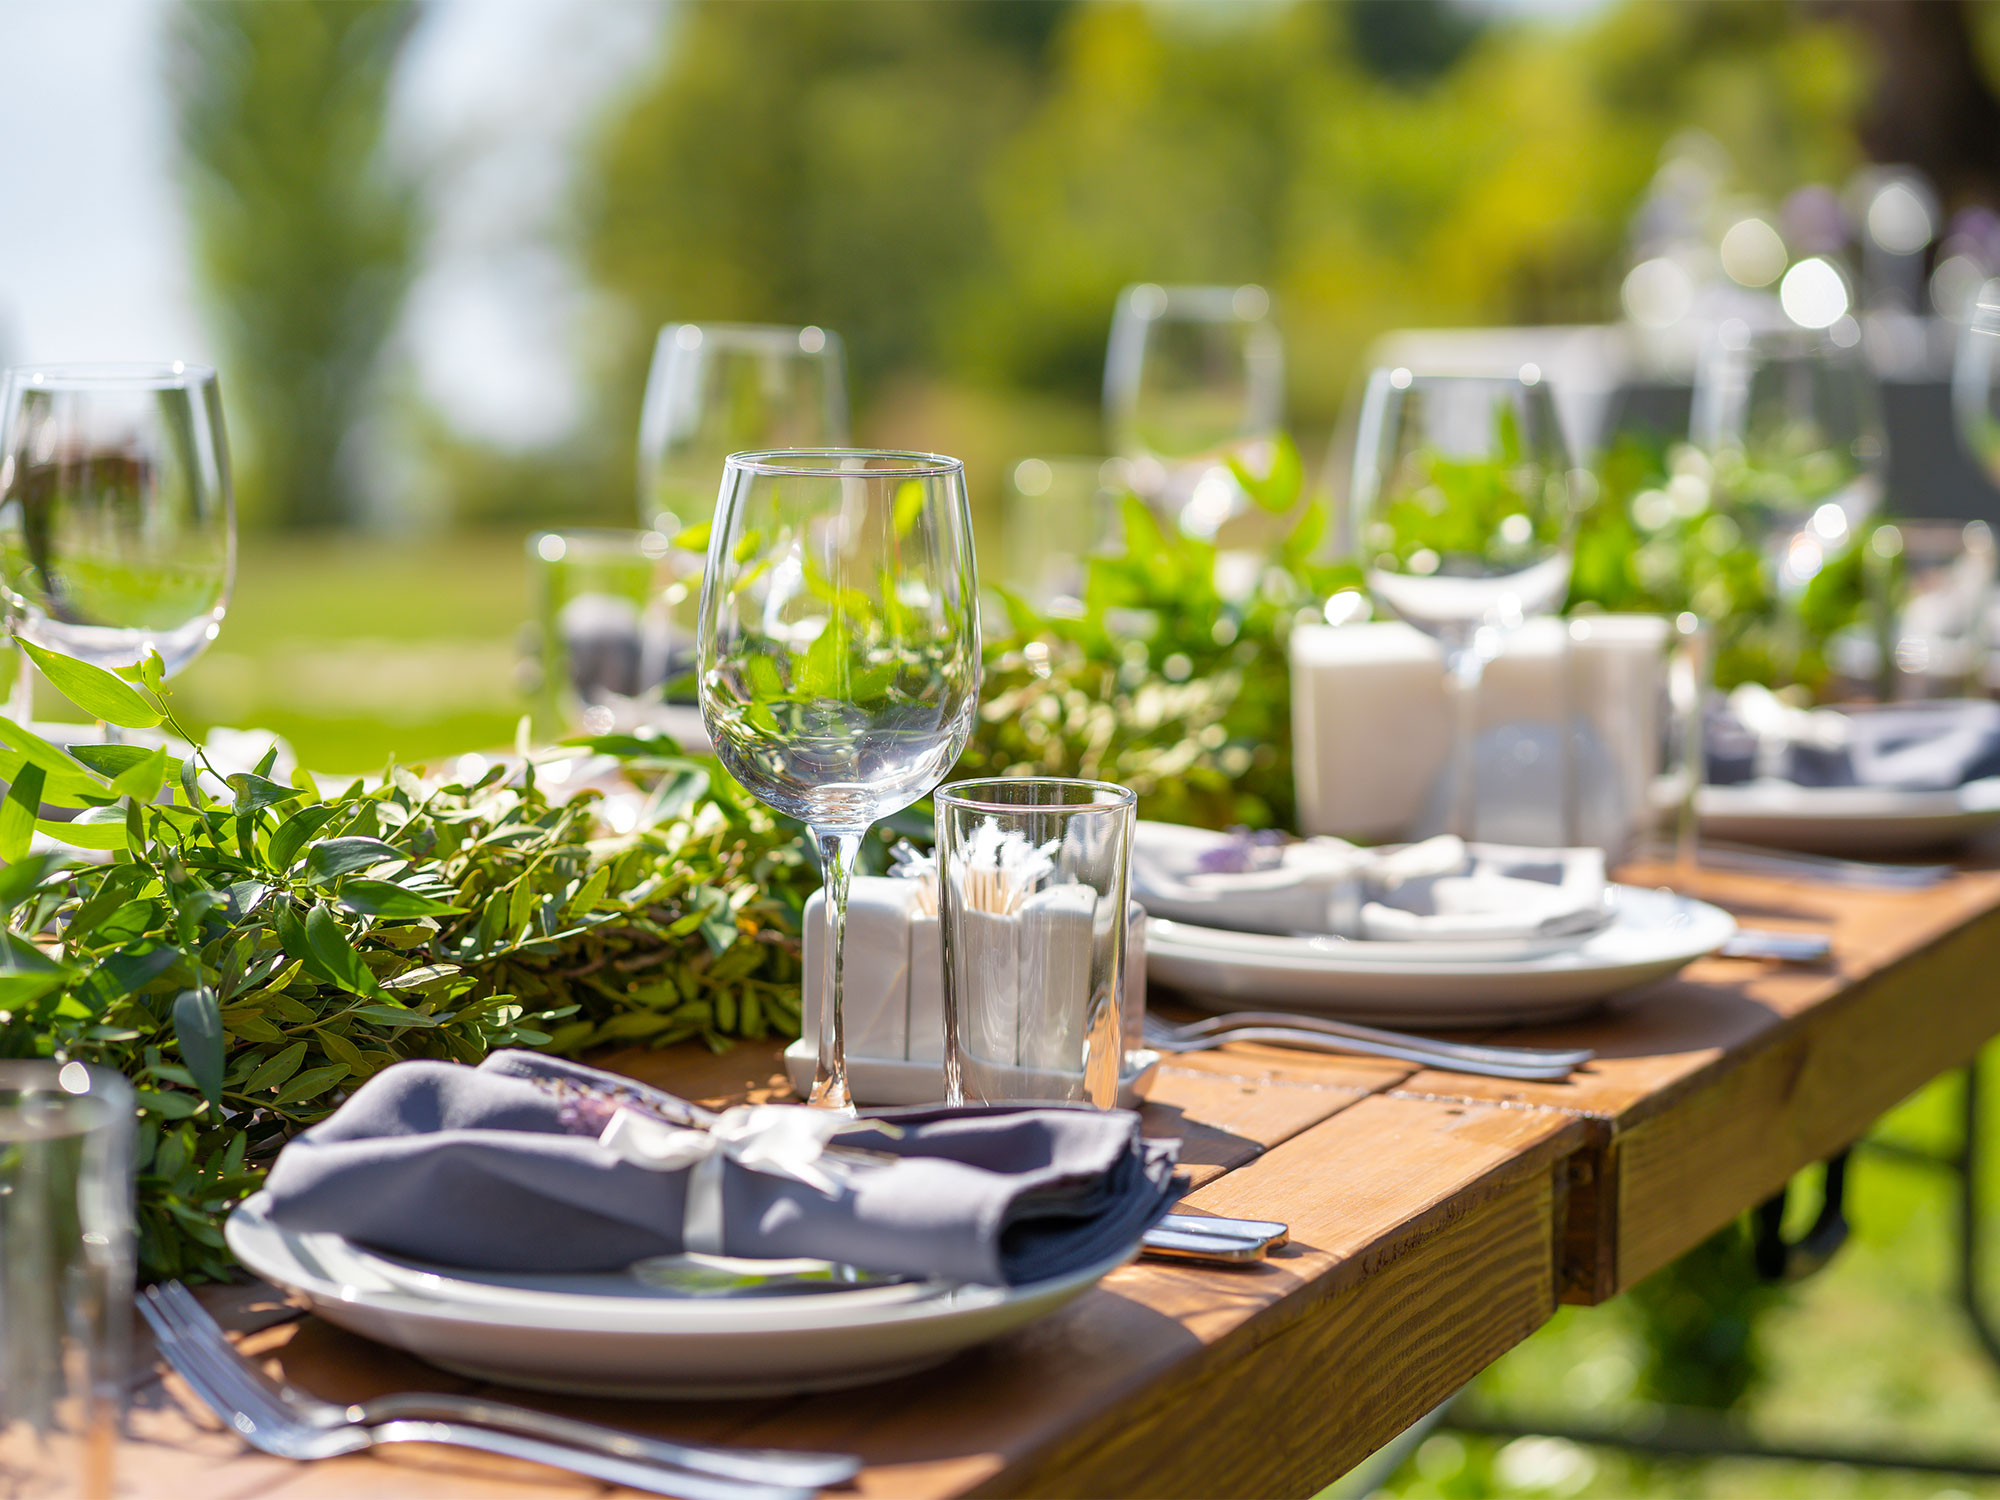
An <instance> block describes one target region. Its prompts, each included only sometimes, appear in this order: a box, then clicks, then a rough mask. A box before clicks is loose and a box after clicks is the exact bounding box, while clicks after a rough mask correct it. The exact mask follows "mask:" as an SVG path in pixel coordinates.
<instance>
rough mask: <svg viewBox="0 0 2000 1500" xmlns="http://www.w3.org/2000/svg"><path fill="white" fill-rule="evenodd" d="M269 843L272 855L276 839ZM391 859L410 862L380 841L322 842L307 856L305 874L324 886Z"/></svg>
mask: <svg viewBox="0 0 2000 1500" xmlns="http://www.w3.org/2000/svg"><path fill="white" fill-rule="evenodd" d="M281 831H282V830H281ZM272 843H273V845H274V851H273V852H274V853H275V845H276V843H277V840H276V839H273V840H272ZM392 859H393V860H398V861H401V862H403V863H408V862H409V856H408V855H407V854H405V853H404V852H403V851H402V850H400V849H398V848H397V847H396V846H395V845H393V844H387V843H384V842H383V841H382V840H381V839H371V838H358V837H350V838H344V839H322V840H321V841H320V842H319V843H317V844H314V845H313V846H312V848H311V849H310V850H308V851H307V853H306V875H307V877H308V878H310V879H312V880H315V881H318V882H319V883H320V884H322V885H324V884H326V883H328V882H330V881H334V880H338V879H339V878H340V877H341V876H343V875H352V874H353V873H354V872H355V871H356V870H366V869H368V868H369V867H370V866H373V865H379V864H382V863H384V862H386V861H388V860H392Z"/></svg>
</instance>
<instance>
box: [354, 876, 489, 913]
mask: <svg viewBox="0 0 2000 1500" xmlns="http://www.w3.org/2000/svg"><path fill="white" fill-rule="evenodd" d="M340 904H341V905H342V906H344V907H346V908H347V909H348V910H349V911H358V912H360V913H361V914H362V915H364V916H370V917H458V916H463V915H464V914H465V908H464V907H462V906H447V905H446V904H445V903H444V902H442V901H437V900H433V899H432V898H431V897H429V896H420V895H418V894H417V893H416V892H415V891H410V890H405V889H404V888H403V887H402V886H400V885H396V884H394V883H392V882H390V881H387V880H362V879H355V880H350V881H348V882H347V883H346V884H345V885H343V886H341V888H340Z"/></svg>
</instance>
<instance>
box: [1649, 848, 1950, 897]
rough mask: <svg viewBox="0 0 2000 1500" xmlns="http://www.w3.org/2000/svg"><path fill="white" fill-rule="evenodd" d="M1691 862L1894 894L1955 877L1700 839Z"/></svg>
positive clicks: (1943, 869) (1938, 867)
mask: <svg viewBox="0 0 2000 1500" xmlns="http://www.w3.org/2000/svg"><path fill="white" fill-rule="evenodd" d="M1644 852H1645V854H1646V856H1647V857H1648V858H1654V859H1662V860H1668V859H1672V858H1673V857H1674V851H1673V850H1672V849H1670V848H1667V847H1666V846H1664V845H1661V846H1649V847H1648V848H1647V849H1646V850H1645V851H1644ZM1695 864H1696V865H1697V866H1701V867H1705V868H1707V869H1711V870H1729V871H1733V872H1735V873H1737V874H1740V875H1771V876H1775V877H1777V878H1779V879H1782V880H1805V881H1811V882H1813V883H1814V884H1817V885H1842V886H1857V887H1862V888H1865V889H1874V890H1896V891H1923V890H1929V889H1930V888H1931V887H1932V886H1936V885H1942V884H1943V883H1944V882H1945V881H1947V880H1949V879H1951V877H1952V876H1953V875H1955V874H1956V873H1958V872H1957V867H1956V866H1953V865H1948V864H1929V865H1891V864H1882V863H1880V862H1878V861H1875V860H1865V859H1835V858H1833V857H1832V856H1830V855H1825V854H1792V853H1784V852H1780V851H1779V850H1776V849H1764V848H1760V847H1758V846H1757V845H1755V844H1731V843H1718V842H1716V841H1714V840H1712V839H1703V840H1702V841H1701V843H1700V844H1699V846H1698V847H1697V849H1696V853H1695Z"/></svg>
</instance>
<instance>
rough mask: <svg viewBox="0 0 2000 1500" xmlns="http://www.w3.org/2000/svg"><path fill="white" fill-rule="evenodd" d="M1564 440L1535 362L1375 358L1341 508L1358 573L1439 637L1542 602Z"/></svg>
mask: <svg viewBox="0 0 2000 1500" xmlns="http://www.w3.org/2000/svg"><path fill="white" fill-rule="evenodd" d="M1570 490H1571V484H1570V473H1569V463H1568V456H1567V450H1566V448H1565V447H1564V444H1563V438H1562V432H1561V428H1560V426H1559V425H1558V423H1557V419H1556V412H1555V405H1554V403H1553V402H1552V401H1551V400H1550V397H1549V391H1548V387H1547V385H1546V383H1545V382H1543V381H1542V379H1541V376H1540V374H1539V372H1536V371H1533V370H1532V367H1530V368H1529V371H1527V372H1524V373H1522V374H1520V375H1515V376H1488V375H1418V374H1412V372H1410V371H1409V370H1406V369H1394V370H1380V371H1377V372H1376V373H1375V375H1374V377H1373V378H1372V379H1371V380H1370V382H1369V385H1368V393H1367V396H1366V398H1365V400H1364V402H1363V406H1362V416H1361V426H1360V441H1359V445H1358V449H1357V452H1356V457H1355V478H1354V491H1353V494H1352V496H1351V499H1350V507H1351V509H1350V514H1351V516H1352V517H1353V518H1354V520H1355V521H1356V522H1358V530H1359V535H1358V536H1357V537H1355V538H1354V550H1355V551H1356V552H1357V553H1358V554H1359V556H1360V558H1361V561H1362V566H1363V568H1364V570H1365V572H1366V576H1367V579H1368V585H1369V588H1370V589H1371V590H1373V591H1374V593H1375V594H1376V595H1377V597H1379V598H1380V599H1381V600H1382V602H1383V603H1385V604H1387V605H1388V606H1389V607H1390V608H1391V609H1392V610H1394V611H1395V612H1396V613H1397V614H1398V615H1400V616H1402V617H1403V618H1404V619H1406V620H1408V621H1409V622H1410V623H1411V624H1413V625H1416V626H1417V627H1418V628H1419V629H1421V630H1424V631H1426V632H1427V633H1429V634H1432V635H1436V636H1440V637H1444V636H1454V635H1457V634H1461V633H1463V632H1464V631H1466V630H1468V629H1474V628H1477V627H1478V626H1480V625H1482V624H1501V623H1511V622H1515V621H1518V620H1520V619H1522V618H1525V617H1527V616H1530V615H1537V614H1546V613H1548V612H1549V611H1550V610H1552V609H1554V608H1555V607H1556V606H1557V605H1559V604H1560V603H1561V602H1562V598H1563V595H1564V593H1565V592H1566V590H1567V589H1568V587H1569V551H1568V539H1569V531H1570V523H1571V520H1572V516H1571V507H1570Z"/></svg>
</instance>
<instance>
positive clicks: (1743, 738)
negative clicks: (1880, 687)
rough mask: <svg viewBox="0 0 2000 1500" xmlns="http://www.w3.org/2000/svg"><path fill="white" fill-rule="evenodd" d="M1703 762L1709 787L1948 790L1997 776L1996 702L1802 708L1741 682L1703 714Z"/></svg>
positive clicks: (1999, 735) (1999, 734)
mask: <svg viewBox="0 0 2000 1500" xmlns="http://www.w3.org/2000/svg"><path fill="white" fill-rule="evenodd" d="M1706 758H1707V763H1708V764H1707V775H1708V780H1709V782H1710V783H1711V784H1712V785H1717V786H1730V785H1735V784H1737V783H1741V782H1745V781H1752V780H1756V779H1759V778H1775V779H1777V780H1781V781H1790V782H1794V783H1796V784H1798V785H1800V786H1869V787H1888V788H1896V789H1900V790H1905V791H1948V790H1950V789H1951V788H1953V787H1958V786H1963V785H1964V784H1965V783H1966V782H1968V781H1977V780H1979V779H1980V778H1981V777H1986V776H2000V703H1989V702H1986V701H1985V700H1983V699H1937V700H1933V701H1928V702H1921V703H1890V704H1883V705H1881V706H1879V707H1876V706H1864V707H1856V708H1849V709H1833V708H1812V709H1806V708H1793V707H1791V706H1790V705H1789V704H1787V703H1784V702H1783V701H1781V700H1780V699H1779V698H1778V696H1777V695H1776V694H1775V693H1773V692H1772V691H1771V690H1770V689H1769V688H1765V687H1758V686H1756V685H1754V684H1745V685H1744V686H1742V687H1739V688H1737V689H1736V690H1735V691H1734V692H1732V693H1731V694H1730V695H1729V698H1728V702H1727V704H1726V705H1725V706H1722V707H1719V708H1717V709H1716V710H1714V711H1713V712H1711V714H1710V715H1709V721H1708V725H1707V744H1706Z"/></svg>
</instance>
